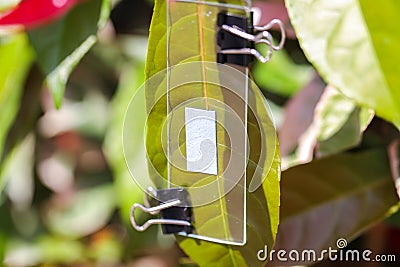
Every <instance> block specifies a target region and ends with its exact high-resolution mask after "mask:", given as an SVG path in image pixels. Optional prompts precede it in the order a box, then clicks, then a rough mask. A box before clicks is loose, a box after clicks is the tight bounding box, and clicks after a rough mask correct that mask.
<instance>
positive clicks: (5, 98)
mask: <svg viewBox="0 0 400 267" xmlns="http://www.w3.org/2000/svg"><path fill="white" fill-rule="evenodd" d="M0 58H1V65H0V114H1V115H0V125H1V127H0V163H1V162H2V161H3V160H4V156H5V155H4V154H3V153H4V151H3V150H4V147H5V145H6V144H5V140H6V137H7V133H8V131H9V130H10V127H11V126H12V123H13V121H14V119H15V116H16V114H17V111H18V108H19V104H20V100H21V95H22V91H23V87H24V83H25V79H26V76H27V74H28V70H29V67H30V65H31V63H32V59H33V53H32V50H31V48H30V47H29V45H28V42H27V38H26V36H25V35H22V34H21V35H15V36H9V37H3V38H0ZM16 62H18V67H15V64H16ZM0 172H1V167H0ZM1 184H2V181H0V185H1ZM0 190H1V186H0Z"/></svg>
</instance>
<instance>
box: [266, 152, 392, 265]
mask: <svg viewBox="0 0 400 267" xmlns="http://www.w3.org/2000/svg"><path fill="white" fill-rule="evenodd" d="M397 210H398V197H397V195H396V192H395V190H394V188H393V182H392V178H391V174H390V168H389V162H388V157H387V154H386V149H384V148H382V149H373V150H368V151H364V152H359V153H347V154H342V155H336V156H331V157H326V158H324V159H320V160H315V161H312V162H311V163H308V164H304V165H300V166H296V167H293V168H290V169H288V170H286V171H284V172H283V173H282V207H281V224H280V226H279V233H278V237H277V242H276V246H275V249H276V250H278V249H285V250H286V251H290V250H292V249H296V250H297V251H302V250H304V249H307V250H309V249H313V250H315V251H317V252H319V251H322V249H327V248H328V247H329V246H330V247H332V248H335V247H336V240H337V239H339V238H345V239H347V240H348V241H351V240H352V239H354V238H355V237H357V236H359V235H360V234H361V233H362V232H363V231H364V230H365V229H367V228H368V227H370V226H372V225H373V224H375V223H377V222H379V221H381V220H382V219H384V218H386V217H388V216H389V215H391V214H393V213H394V212H396V211H397ZM317 255H318V254H317ZM277 264H278V263H276V262H275V263H274V265H277ZM279 264H284V263H282V262H281V263H279ZM279 264H278V265H279ZM291 264H296V263H295V262H291Z"/></svg>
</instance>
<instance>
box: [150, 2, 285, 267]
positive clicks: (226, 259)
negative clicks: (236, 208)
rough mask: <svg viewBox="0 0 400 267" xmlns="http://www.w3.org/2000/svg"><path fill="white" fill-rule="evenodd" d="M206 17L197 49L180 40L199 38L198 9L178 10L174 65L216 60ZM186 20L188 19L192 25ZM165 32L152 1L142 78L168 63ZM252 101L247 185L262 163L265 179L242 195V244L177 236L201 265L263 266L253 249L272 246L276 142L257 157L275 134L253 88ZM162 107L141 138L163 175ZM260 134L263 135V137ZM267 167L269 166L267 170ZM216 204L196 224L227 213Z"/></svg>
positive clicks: (162, 6) (162, 15)
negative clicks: (244, 221)
mask: <svg viewBox="0 0 400 267" xmlns="http://www.w3.org/2000/svg"><path fill="white" fill-rule="evenodd" d="M233 2H235V3H236V4H237V3H240V4H243V3H242V1H230V2H229V3H233ZM185 12H186V13H185ZM203 12H204V14H207V10H206V8H204V9H203ZM209 20H210V19H208V20H206V19H204V20H203V21H208V22H204V23H206V24H204V25H203V26H202V27H204V28H203V34H204V35H203V38H204V40H203V41H204V44H203V45H204V48H205V49H204V51H200V47H201V45H200V44H199V45H198V46H197V47H196V46H192V45H190V46H189V45H185V42H190V43H193V40H198V41H199V42H200V40H199V39H200V38H201V37H200V38H199V35H198V31H199V25H198V21H201V20H198V13H196V12H193V11H191V10H183V11H182V14H181V19H179V20H178V21H176V24H173V25H172V29H171V31H172V32H171V36H174V35H175V38H176V39H175V43H174V44H172V46H171V47H170V49H171V51H172V52H170V53H172V54H174V55H176V56H177V58H174V62H175V63H174V64H180V63H182V62H188V61H199V60H201V58H205V59H206V60H215V45H214V44H213V42H214V38H213V36H215V34H216V32H215V27H213V26H210V25H208V24H209ZM184 22H185V23H184ZM189 22H191V23H193V25H191V23H189ZM166 31H167V27H166V1H162V0H159V1H156V2H155V9H154V13H153V19H152V22H151V26H150V37H149V48H148V56H147V61H146V71H145V73H146V79H149V78H150V77H152V76H153V75H154V74H156V73H158V72H160V71H162V70H164V69H165V68H166V67H167V59H166V56H167V50H166V48H167V38H166ZM187 38H188V39H187ZM178 40H179V42H178ZM172 48H173V49H172ZM202 53H203V54H202ZM178 57H179V58H178ZM192 89H193V91H192V92H189V91H188V95H186V96H182V97H183V98H184V99H187V98H190V93H193V94H194V92H195V91H196V90H197V88H192ZM153 95H154V94H151V95H150V96H148V98H149V97H152V96H153ZM254 99H255V101H254V102H255V103H256V107H257V110H256V111H254V112H255V113H256V114H253V117H251V118H249V124H248V134H249V138H250V144H251V146H252V147H251V149H250V151H251V154H250V159H251V161H250V162H249V165H248V169H247V172H248V177H249V178H248V184H247V186H249V185H250V181H249V180H250V179H251V177H252V174H253V173H255V172H260V169H261V173H262V172H263V171H262V170H263V167H265V171H264V172H265V173H263V177H261V179H263V180H264V183H263V184H262V186H260V187H258V188H257V190H256V191H255V192H252V193H249V192H248V193H247V202H248V203H247V207H248V209H247V224H246V228H247V236H248V237H247V243H246V245H244V246H231V245H223V244H217V243H211V242H207V241H199V240H195V239H191V238H184V237H180V236H177V239H178V242H179V245H180V247H181V248H182V249H183V250H184V251H185V252H186V253H187V254H188V255H189V256H190V257H191V258H192V259H193V260H194V261H195V262H196V263H197V264H199V265H200V266H227V267H229V266H240V267H242V266H243V267H244V266H262V265H263V263H261V262H259V261H258V260H257V257H256V253H257V251H258V250H259V249H261V248H263V247H264V245H265V244H268V245H269V246H273V244H274V240H275V236H276V232H277V227H278V223H279V181H280V156H279V144H278V142H274V145H273V146H272V147H269V148H268V156H267V158H260V148H261V143H262V142H265V140H262V139H261V138H271V139H273V140H275V141H277V140H276V135H275V132H273V134H272V135H271V132H270V131H271V129H272V128H273V125H272V123H271V122H270V121H269V119H267V118H269V115H268V113H267V111H266V106H265V105H266V102H265V100H264V99H263V98H262V94H261V92H259V91H258V89H255V90H254ZM161 101H162V100H161ZM165 107H166V106H165V105H162V104H160V105H158V106H156V107H155V109H153V110H152V112H151V113H150V116H149V118H148V129H147V133H148V135H147V141H146V147H147V152H148V156H149V158H150V160H151V161H152V162H153V164H154V165H155V168H156V169H157V170H158V172H159V173H161V174H163V175H164V176H165V174H166V167H167V160H166V158H165V155H164V152H163V150H162V149H163V148H162V145H161V143H160V142H161V132H162V130H161V126H162V125H163V122H164V121H165V116H166V114H165V110H166V108H165ZM260 114H261V115H260ZM254 115H257V116H258V117H259V118H261V121H257V120H256V119H255V117H254ZM271 127H272V128H271ZM265 133H268V135H266V134H265ZM262 136H264V137H262ZM269 167H271V168H270V171H269V172H268V170H269ZM222 203H223V202H222ZM219 205H220V204H219ZM219 205H216V207H217V208H218V209H217V210H216V211H217V213H216V215H215V214H214V215H213V213H210V212H209V211H211V209H212V207H211V206H210V207H207V208H205V209H204V212H200V213H197V214H199V216H201V220H202V221H203V222H204V224H203V225H202V226H201V227H212V223H213V221H215V219H218V218H217V216H229V214H224V212H223V210H224V209H222V210H219V209H220V208H223V207H221V206H219ZM207 211H208V212H207ZM217 221H218V220H217Z"/></svg>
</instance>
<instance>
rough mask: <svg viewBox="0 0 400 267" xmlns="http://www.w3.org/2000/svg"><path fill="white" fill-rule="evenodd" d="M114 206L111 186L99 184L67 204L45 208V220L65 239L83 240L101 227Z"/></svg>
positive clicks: (80, 192) (109, 216) (78, 193)
mask: <svg viewBox="0 0 400 267" xmlns="http://www.w3.org/2000/svg"><path fill="white" fill-rule="evenodd" d="M115 207H116V201H115V191H114V187H113V185H110V184H106V185H100V186H97V187H94V188H91V189H85V190H81V191H78V192H77V193H76V195H75V197H74V198H73V199H72V200H71V201H70V202H69V203H63V204H62V205H60V204H58V205H57V204H56V203H54V204H53V205H52V206H50V207H48V209H47V210H46V213H45V220H46V223H47V224H48V226H49V228H50V229H51V230H52V231H53V232H55V233H57V234H60V235H64V236H67V237H73V238H76V237H82V236H86V235H88V234H91V233H94V232H96V231H98V230H99V229H101V228H102V227H104V226H105V225H106V224H107V223H108V221H109V219H110V218H111V216H112V214H113V212H114V210H115Z"/></svg>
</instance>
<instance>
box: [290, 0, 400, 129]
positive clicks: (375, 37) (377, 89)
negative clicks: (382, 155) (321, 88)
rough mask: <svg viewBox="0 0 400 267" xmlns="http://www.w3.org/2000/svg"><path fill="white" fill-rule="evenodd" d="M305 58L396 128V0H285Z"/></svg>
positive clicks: (399, 8)
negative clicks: (381, 0) (380, 0)
mask: <svg viewBox="0 0 400 267" xmlns="http://www.w3.org/2000/svg"><path fill="white" fill-rule="evenodd" d="M286 5H287V8H288V11H289V16H290V18H291V22H292V24H293V26H294V28H295V30H296V33H297V36H298V38H299V41H300V44H301V46H302V48H303V49H304V52H305V54H306V55H307V57H308V59H309V60H310V61H311V62H312V63H313V64H314V65H315V67H316V68H317V69H318V70H319V72H320V74H321V75H322V76H323V77H324V78H325V79H326V81H327V82H328V83H330V84H332V85H334V86H335V87H336V88H337V89H339V90H340V91H341V92H342V93H343V94H345V95H346V96H347V97H349V98H351V99H353V100H354V101H355V102H356V103H357V104H359V105H361V106H362V107H365V108H371V109H373V110H375V111H376V114H377V115H378V116H381V117H383V118H385V119H387V120H389V121H391V122H393V123H394V124H396V125H397V127H398V128H400V90H399V87H400V78H399V75H398V73H399V72H400V67H399V64H398V62H399V61H400V53H399V51H398V47H399V45H400V29H399V27H397V23H396V21H397V20H398V17H399V15H400V3H399V2H398V1H396V0H388V1H384V2H382V3H381V2H377V1H371V0H365V1H364V0H363V1H358V0H344V1H330V0H311V1H310V0H286Z"/></svg>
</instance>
